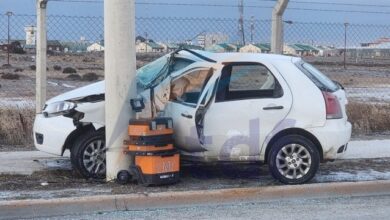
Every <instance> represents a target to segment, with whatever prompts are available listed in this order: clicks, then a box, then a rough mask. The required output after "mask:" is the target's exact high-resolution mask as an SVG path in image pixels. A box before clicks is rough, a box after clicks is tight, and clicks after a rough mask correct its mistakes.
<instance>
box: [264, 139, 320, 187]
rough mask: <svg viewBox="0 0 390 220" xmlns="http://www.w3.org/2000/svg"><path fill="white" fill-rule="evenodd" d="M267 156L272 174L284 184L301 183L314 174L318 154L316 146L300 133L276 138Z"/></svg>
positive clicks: (317, 165) (318, 160)
mask: <svg viewBox="0 0 390 220" xmlns="http://www.w3.org/2000/svg"><path fill="white" fill-rule="evenodd" d="M271 147H272V148H271V150H270V153H269V157H268V164H269V170H270V172H271V174H272V176H273V177H274V178H275V179H277V180H279V181H280V182H282V183H285V184H302V183H306V182H308V181H309V180H311V179H312V178H313V177H314V175H315V174H316V172H317V170H318V167H319V163H320V156H319V151H318V149H317V147H316V146H315V145H314V144H313V142H311V141H310V140H308V139H307V138H305V137H303V136H300V135H288V136H284V137H282V138H281V139H279V140H277V141H276V142H275V143H274V144H273V146H271Z"/></svg>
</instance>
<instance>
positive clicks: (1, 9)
mask: <svg viewBox="0 0 390 220" xmlns="http://www.w3.org/2000/svg"><path fill="white" fill-rule="evenodd" d="M49 1H50V0H49ZM64 1H66V0H64ZM96 1H99V0H96ZM301 1H307V2H324V3H327V2H332V1H333V2H337V3H351V4H371V5H372V4H375V5H382V7H371V6H370V7H368V6H367V7H358V6H340V5H318V4H310V3H309V4H300V3H294V2H293V0H292V2H291V3H290V4H289V8H291V9H290V10H289V9H287V12H286V14H285V20H292V21H301V22H302V21H303V22H305V21H308V22H345V21H348V22H350V23H364V24H389V25H390V1H389V0H375V1H373V0H301ZM138 2H169V3H193V2H196V3H206V4H229V5H236V4H238V0H197V1H193V0H139V1H138ZM244 2H245V4H246V5H258V6H273V4H274V3H273V2H267V1H261V0H244ZM383 5H388V6H389V7H383ZM292 8H317V9H325V10H327V9H336V10H354V11H374V12H385V13H387V14H371V13H352V12H329V11H301V10H293V9H292ZM8 10H9V11H13V12H14V13H16V14H35V0H0V13H5V12H6V11H8ZM271 11H272V9H263V8H245V17H246V18H249V17H251V16H255V17H256V18H257V19H270V17H271ZM48 13H49V14H52V15H77V16H103V4H102V3H76V2H71V3H70V2H66V3H64V2H49V6H48ZM136 15H137V16H140V17H141V16H142V17H150V16H157V17H161V16H163V17H168V16H169V17H225V18H237V17H238V9H237V8H234V7H199V6H191V7H188V6H161V5H159V6H153V5H147V6H146V5H137V8H136Z"/></svg>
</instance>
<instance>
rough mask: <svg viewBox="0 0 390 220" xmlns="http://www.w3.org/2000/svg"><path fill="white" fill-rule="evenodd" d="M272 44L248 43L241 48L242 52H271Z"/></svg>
mask: <svg viewBox="0 0 390 220" xmlns="http://www.w3.org/2000/svg"><path fill="white" fill-rule="evenodd" d="M270 51H271V45H270V44H268V43H262V44H248V45H245V46H243V47H241V48H240V49H239V52H241V53H269V52H270Z"/></svg>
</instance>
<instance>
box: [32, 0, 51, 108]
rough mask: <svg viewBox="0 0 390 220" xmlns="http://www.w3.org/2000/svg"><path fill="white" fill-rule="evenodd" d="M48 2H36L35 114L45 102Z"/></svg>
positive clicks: (45, 0)
mask: <svg viewBox="0 0 390 220" xmlns="http://www.w3.org/2000/svg"><path fill="white" fill-rule="evenodd" d="M47 2H48V0H37V23H38V24H37V45H36V48H35V50H36V58H35V59H36V103H35V108H36V112H37V113H39V112H41V111H42V108H43V106H44V105H45V102H46V80H47V76H46V67H47V64H46V59H47V57H46V55H47V54H46V53H47V33H46V6H47Z"/></svg>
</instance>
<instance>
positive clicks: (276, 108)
mask: <svg viewBox="0 0 390 220" xmlns="http://www.w3.org/2000/svg"><path fill="white" fill-rule="evenodd" d="M283 108H284V107H283V106H271V107H264V108H263V110H281V109H283Z"/></svg>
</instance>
